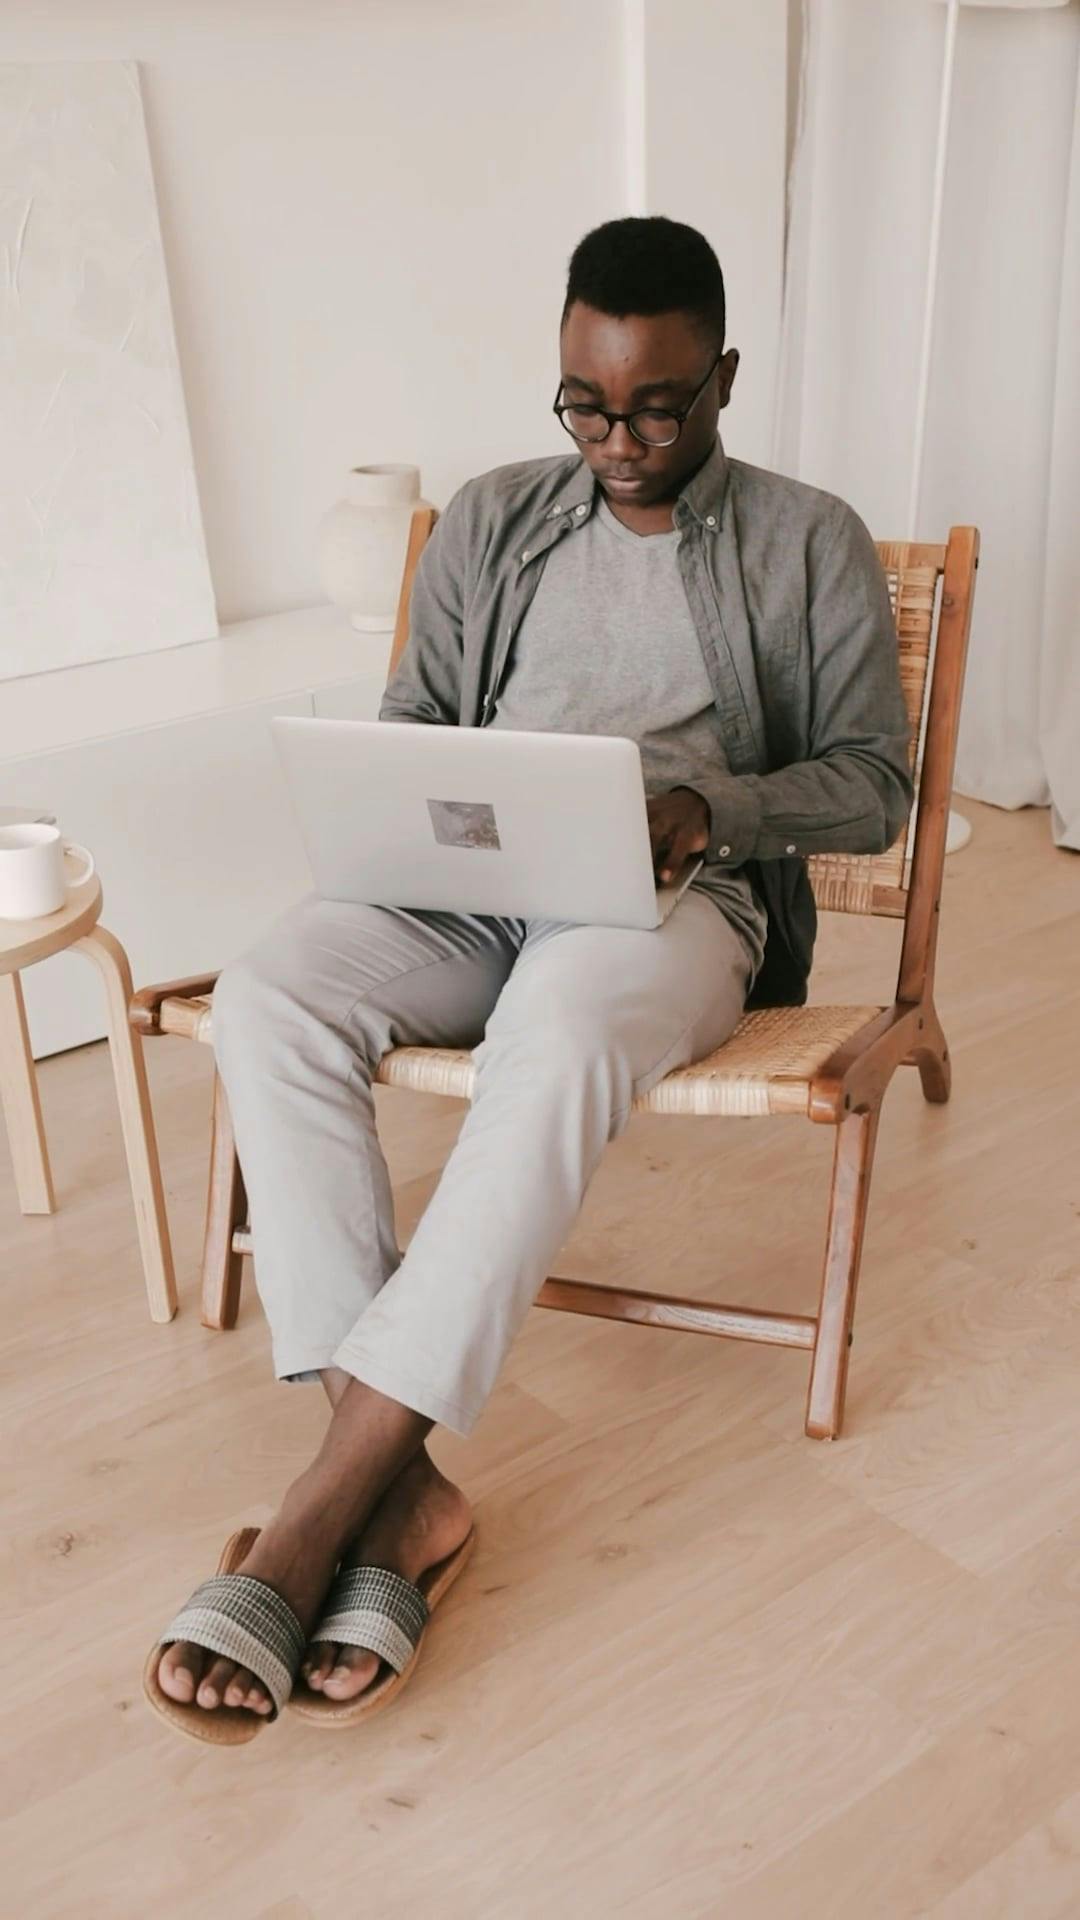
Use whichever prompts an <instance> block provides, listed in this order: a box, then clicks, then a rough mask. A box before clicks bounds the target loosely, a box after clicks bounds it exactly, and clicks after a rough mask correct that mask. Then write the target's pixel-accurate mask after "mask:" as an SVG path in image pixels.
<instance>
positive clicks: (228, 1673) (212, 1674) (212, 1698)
mask: <svg viewBox="0 0 1080 1920" xmlns="http://www.w3.org/2000/svg"><path fill="white" fill-rule="evenodd" d="M235 1672H236V1661H235V1660H215V1661H214V1663H213V1665H212V1666H211V1668H210V1670H209V1672H208V1673H207V1674H206V1676H205V1678H204V1679H203V1682H202V1685H201V1686H200V1688H199V1691H198V1693H197V1694H196V1696H195V1697H196V1699H197V1700H198V1703H199V1705H200V1707H220V1705H221V1703H222V1701H223V1700H224V1698H225V1690H226V1688H227V1687H228V1685H229V1682H230V1680H231V1679H232V1677H233V1674H234V1673H235Z"/></svg>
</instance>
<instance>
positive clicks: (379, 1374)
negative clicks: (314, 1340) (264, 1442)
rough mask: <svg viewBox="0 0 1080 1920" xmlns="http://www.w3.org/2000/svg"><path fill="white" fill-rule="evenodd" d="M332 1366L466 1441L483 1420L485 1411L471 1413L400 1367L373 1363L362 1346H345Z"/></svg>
mask: <svg viewBox="0 0 1080 1920" xmlns="http://www.w3.org/2000/svg"><path fill="white" fill-rule="evenodd" d="M329 1364H330V1365H332V1366H335V1367H341V1368H342V1369H343V1371H344V1372H345V1373H351V1374H352V1376H353V1379H354V1380H360V1381H361V1382H362V1383H363V1385H364V1386H366V1387H373V1388H374V1389H375V1392H376V1393H384V1394H385V1395H386V1397H387V1399H388V1400H397V1401H398V1402H399V1403H400V1404H401V1406H403V1407H411V1408H412V1411H413V1412H414V1413H422V1414H423V1415H424V1416H425V1418H426V1419H428V1420H433V1421H434V1422H435V1423H436V1425H437V1426H440V1427H449V1428H450V1430H451V1432H452V1433H460V1434H461V1435H462V1436H463V1437H467V1436H468V1435H469V1434H470V1433H471V1432H472V1430H473V1428H474V1427H475V1425H476V1422H477V1420H478V1419H479V1418H480V1413H481V1411H482V1409H481V1408H479V1407H477V1408H476V1409H475V1410H471V1411H470V1410H468V1409H466V1408H464V1407H462V1406H461V1405H460V1403H459V1402H458V1401H456V1400H448V1399H447V1398H446V1396H445V1395H444V1394H441V1393H440V1392H439V1391H438V1389H437V1388H435V1387H431V1386H429V1385H428V1383H427V1381H426V1380H415V1379H413V1378H412V1377H411V1375H409V1374H406V1373H402V1372H401V1370H400V1368H398V1367H395V1366H392V1365H391V1366H387V1365H386V1364H385V1363H384V1362H381V1361H379V1360H373V1359H372V1358H371V1357H370V1355H368V1354H366V1353H365V1352H364V1350H363V1348H362V1347H361V1346H359V1345H357V1346H355V1347H352V1346H349V1344H348V1343H347V1342H346V1343H344V1344H343V1345H342V1346H340V1347H339V1348H338V1350H337V1352H336V1353H335V1354H334V1357H333V1360H332V1361H331V1362H330V1363H329Z"/></svg>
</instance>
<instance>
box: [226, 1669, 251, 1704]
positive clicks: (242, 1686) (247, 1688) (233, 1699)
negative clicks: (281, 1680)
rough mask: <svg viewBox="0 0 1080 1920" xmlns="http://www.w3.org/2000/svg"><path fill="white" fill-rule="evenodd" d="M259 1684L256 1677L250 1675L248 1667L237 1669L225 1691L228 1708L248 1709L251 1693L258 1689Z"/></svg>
mask: <svg viewBox="0 0 1080 1920" xmlns="http://www.w3.org/2000/svg"><path fill="white" fill-rule="evenodd" d="M258 1684H259V1683H258V1681H257V1680H256V1678H255V1675H254V1674H253V1673H249V1672H248V1670H247V1668H246V1667H237V1669H236V1672H235V1673H234V1674H233V1677H232V1679H231V1680H230V1681H229V1684H228V1686H227V1687H226V1689H225V1705H226V1706H227V1707H246V1706H247V1704H248V1695H249V1693H250V1692H251V1690H252V1688H253V1687H257V1686H258Z"/></svg>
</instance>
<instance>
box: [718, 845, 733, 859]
mask: <svg viewBox="0 0 1080 1920" xmlns="http://www.w3.org/2000/svg"><path fill="white" fill-rule="evenodd" d="M730 852H731V848H730V847H721V849H720V858H721V860H726V859H727V856H728V854H729V853H730Z"/></svg>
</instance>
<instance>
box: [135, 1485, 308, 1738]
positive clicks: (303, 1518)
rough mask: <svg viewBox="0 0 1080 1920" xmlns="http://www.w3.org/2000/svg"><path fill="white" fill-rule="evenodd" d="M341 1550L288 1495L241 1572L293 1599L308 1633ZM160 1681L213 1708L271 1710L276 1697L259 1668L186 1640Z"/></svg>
mask: <svg viewBox="0 0 1080 1920" xmlns="http://www.w3.org/2000/svg"><path fill="white" fill-rule="evenodd" d="M337 1552H338V1548H337V1543H336V1542H335V1541H334V1540H332V1539H328V1538H327V1537H326V1534H325V1531H324V1530H321V1529H320V1527H319V1524H318V1519H317V1517H316V1516H308V1515H305V1514H302V1513H300V1512H298V1511H297V1510H296V1508H295V1507H294V1506H290V1502H289V1500H288V1499H286V1502H285V1504H284V1505H283V1507H282V1509H281V1511H280V1512H279V1513H277V1514H276V1515H275V1516H274V1518H273V1520H271V1521H270V1523H269V1525H268V1526H265V1527H263V1529H262V1531H261V1532H260V1534H259V1537H258V1539H257V1540H256V1542H255V1545H254V1546H253V1547H252V1550H251V1552H250V1553H249V1554H248V1556H247V1558H246V1559H245V1560H244V1561H243V1562H242V1563H241V1565H240V1566H239V1567H237V1568H236V1569H235V1571H236V1572H237V1573H248V1574H251V1575H252V1577H253V1578H254V1579H256V1580H265V1582H266V1584H267V1586H270V1587H273V1589H274V1591H275V1593H279V1594H280V1595H281V1596H282V1599H284V1600H287V1601H288V1603H289V1605H290V1606H291V1608H292V1610H293V1612H294V1613H295V1614H296V1616H297V1619H298V1620H299V1622H300V1625H301V1626H302V1627H303V1629H304V1632H305V1633H307V1632H309V1631H310V1629H311V1627H312V1626H313V1625H314V1622H315V1620H316V1617H317V1615H318V1611H319V1608H320V1606H321V1604H322V1601H323V1598H324V1596H325V1594H326V1590H327V1588H328V1586H329V1584H330V1581H331V1580H332V1579H333V1576H334V1567H335V1562H336V1556H337ZM158 1681H159V1683H160V1685H161V1689H162V1692H163V1693H167V1694H168V1695H169V1697H170V1699H172V1700H179V1701H180V1703H181V1704H182V1705H183V1706H190V1705H191V1703H192V1701H195V1702H196V1703H197V1705H199V1706H200V1707H207V1708H214V1707H217V1708H220V1707H221V1706H222V1705H224V1706H226V1707H247V1708H250V1709H251V1710H253V1711H254V1712H255V1713H262V1714H267V1713H269V1712H270V1711H271V1701H270V1696H269V1694H268V1693H267V1691H266V1689H265V1687H264V1686H263V1685H262V1683H261V1681H259V1680H256V1678H255V1676H254V1674H253V1673H249V1672H248V1671H247V1669H246V1668H244V1667H238V1666H237V1664H236V1662H235V1660H223V1659H219V1657H218V1656H217V1655H216V1654H214V1653H209V1652H207V1650H206V1648H205V1647H197V1646H194V1645H193V1644H191V1643H190V1642H189V1641H186V1640H177V1641H174V1642H173V1645H172V1646H171V1647H166V1648H165V1649H164V1651H163V1653H162V1656H161V1661H160V1664H159V1666H158Z"/></svg>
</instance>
